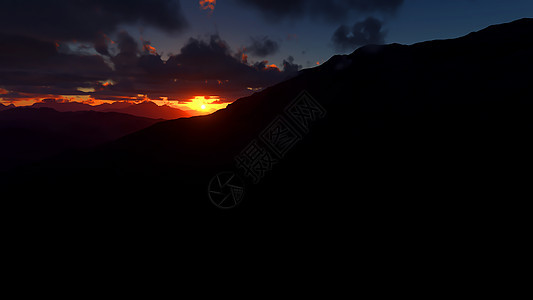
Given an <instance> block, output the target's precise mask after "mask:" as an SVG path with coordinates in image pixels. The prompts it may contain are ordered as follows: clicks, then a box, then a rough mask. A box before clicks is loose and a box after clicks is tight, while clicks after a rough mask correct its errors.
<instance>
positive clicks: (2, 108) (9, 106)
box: [0, 103, 15, 111]
mask: <svg viewBox="0 0 533 300" xmlns="http://www.w3.org/2000/svg"><path fill="white" fill-rule="evenodd" d="M11 108H15V105H13V104H9V105H3V104H2V103H0V111H2V110H7V109H11Z"/></svg>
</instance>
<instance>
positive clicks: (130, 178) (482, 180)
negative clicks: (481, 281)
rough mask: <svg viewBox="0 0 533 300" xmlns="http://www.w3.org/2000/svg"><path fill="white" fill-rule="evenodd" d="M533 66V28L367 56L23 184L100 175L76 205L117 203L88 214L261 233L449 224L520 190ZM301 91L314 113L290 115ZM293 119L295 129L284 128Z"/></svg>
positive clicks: (506, 28)
mask: <svg viewBox="0 0 533 300" xmlns="http://www.w3.org/2000/svg"><path fill="white" fill-rule="evenodd" d="M532 69H533V19H522V20H518V21H515V22H512V23H508V24H501V25H495V26H491V27H488V28H486V29H484V30H481V31H479V32H473V33H471V34H469V35H467V36H464V37H461V38H457V39H452V40H437V41H429V42H423V43H418V44H414V45H409V46H408V45H399V44H391V45H383V46H366V47H362V48H359V49H357V50H356V51H355V52H353V53H352V54H350V55H337V56H334V57H332V58H331V59H330V60H329V61H327V62H326V63H324V64H323V65H321V66H319V67H315V68H312V69H306V70H302V71H300V73H299V75H298V76H296V77H295V78H292V79H290V80H288V81H285V82H282V83H280V84H277V85H275V86H272V87H270V88H267V89H265V90H264V91H261V92H259V93H255V94H254V95H252V96H249V97H245V98H242V99H239V100H238V101H236V102H234V103H233V104H231V105H229V106H228V107H227V108H226V109H224V110H221V111H218V112H216V113H214V114H211V115H209V116H202V117H193V118H188V119H177V120H171V121H165V122H160V123H157V124H154V125H152V126H150V127H148V128H145V129H143V130H140V131H137V132H135V133H132V134H130V135H127V136H125V137H123V138H120V139H118V140H116V141H113V142H111V143H108V144H106V145H103V146H101V147H98V148H97V149H96V150H94V151H93V152H91V154H90V155H88V156H85V157H79V156H72V157H69V158H68V159H65V160H63V161H54V162H53V163H50V162H48V163H42V164H40V165H39V166H37V167H36V168H34V169H32V170H31V171H28V170H22V171H21V175H19V176H26V178H28V177H31V176H37V177H38V178H54V180H56V179H57V178H62V180H64V181H62V182H63V183H64V186H66V187H69V188H72V189H74V190H76V189H77V188H82V187H83V184H80V182H81V183H83V182H86V181H88V180H90V179H91V178H99V179H100V182H101V185H100V186H99V189H98V190H97V191H94V192H92V193H89V194H87V195H84V196H85V197H87V198H84V199H96V198H98V195H100V194H101V193H104V191H105V194H106V195H108V196H109V198H110V199H114V200H112V201H114V202H105V203H104V202H101V201H100V202H92V201H91V202H90V203H91V205H92V207H94V210H93V211H98V207H102V205H104V206H105V207H106V209H110V207H114V208H115V210H120V209H123V208H124V207H127V208H128V211H129V212H130V213H131V214H130V215H136V214H137V213H138V211H139V210H141V207H142V215H143V216H144V217H145V218H152V219H153V220H155V219H157V220H173V219H174V218H179V217H186V215H188V216H191V214H192V213H193V212H197V213H199V214H202V213H205V214H208V213H213V214H214V215H217V216H218V215H220V214H222V215H223V216H237V215H238V216H240V217H242V218H244V219H245V220H246V221H249V222H254V223H257V222H263V223H265V224H270V223H274V222H278V221H279V220H280V218H284V217H287V218H290V219H298V220H300V221H302V220H303V221H302V222H303V223H299V224H305V225H302V226H308V225H309V224H312V223H316V222H318V223H320V222H322V221H323V222H326V221H325V220H327V221H328V222H348V223H350V222H356V223H357V224H359V226H360V227H361V228H366V227H369V228H374V229H375V228H378V227H382V226H388V228H394V226H395V224H398V223H402V224H406V223H408V224H412V225H413V227H410V228H411V229H413V228H418V226H419V225H420V224H422V225H421V226H422V227H424V224H426V225H427V224H433V225H435V224H437V223H438V224H440V225H438V226H454V225H453V224H450V222H454V221H457V220H463V218H467V217H469V216H470V217H471V216H478V215H483V214H484V212H485V211H486V210H487V209H488V208H490V207H494V206H495V205H498V201H506V199H510V198H513V197H515V196H516V195H518V194H519V193H523V192H528V191H527V189H526V187H527V186H528V182H529V181H528V180H529V179H528V177H527V176H525V175H524V174H525V172H529V170H531V167H533V162H532V158H531V153H533V149H532V146H531V143H530V142H529V140H530V136H531V131H532V129H533V119H532V118H531V112H532V111H533V103H532V101H531V99H533V90H532V89H531V87H530V85H531V82H533V73H532V72H531V70H532ZM302 91H306V93H307V94H308V95H310V96H311V97H312V98H314V99H315V100H316V101H317V102H318V103H319V106H315V107H314V109H313V106H312V105H311V106H309V107H307V108H305V107H303V108H302V107H300V108H299V109H300V111H297V110H296V111H293V110H291V109H293V108H294V106H291V103H294V102H293V101H294V99H300V98H298V97H299V95H300V96H301V95H306V94H302ZM307 103H308V104H309V103H313V102H312V101H311V102H307ZM317 107H321V108H323V109H324V111H321V109H317ZM288 112H292V113H293V114H294V115H293V116H296V118H298V117H301V118H303V119H301V120H300V122H298V121H296V122H295V121H294V119H291V120H288V121H287V118H288V117H287V115H288ZM306 118H307V119H306ZM309 119H312V122H311V121H309ZM296 120H297V119H296ZM306 120H307V121H306ZM302 128H303V129H302ZM291 134H292V136H293V137H297V138H298V139H297V142H296V143H294V144H293V145H292V146H291V147H288V149H289V151H287V152H285V153H283V154H282V155H279V156H278V157H277V158H276V155H275V154H272V153H274V152H275V151H274V150H272V149H274V148H275V147H282V148H283V149H287V140H288V143H292V142H291V140H290V139H287V137H291ZM265 139H271V140H274V141H276V143H278V144H274V146H275V147H272V148H269V147H268V146H265V145H264V142H263V141H264V140H265ZM257 141H259V142H258V143H256V142H257ZM254 145H256V146H257V145H259V148H260V149H259V150H258V151H251V150H254V149H253V147H251V146H254ZM276 145H277V146H276ZM271 146H272V145H271ZM245 150H248V152H247V151H245ZM255 150H257V148H256V149H255ZM278 150H279V149H278ZM267 153H269V155H270V156H269V155H267ZM244 155H250V156H254V157H255V159H256V161H255V162H256V165H255V166H254V167H260V168H262V171H261V172H263V173H264V174H263V175H264V176H262V178H261V179H260V180H259V181H256V182H254V180H253V178H251V177H250V176H248V175H250V174H249V172H248V171H246V169H244V168H241V167H239V166H238V163H237V161H238V160H239V159H240V160H241V161H242V158H243V157H244ZM258 157H260V158H261V159H260V160H257V158H258ZM220 172H232V173H233V174H236V175H237V177H240V178H241V180H242V181H243V186H244V189H240V188H239V186H238V185H231V193H232V194H231V195H236V194H238V195H244V200H243V201H242V203H241V204H240V205H239V206H237V207H236V208H235V209H232V210H227V211H224V210H219V209H218V208H216V207H215V206H214V205H213V204H212V203H211V202H210V200H209V199H208V194H209V190H208V187H209V186H211V185H210V184H211V183H213V182H215V184H216V183H217V181H218V182H219V183H218V184H219V188H222V187H224V188H228V186H227V185H226V183H230V182H232V181H231V180H232V178H230V179H228V180H221V179H220V177H215V175H216V174H219V173H220ZM28 174H30V175H31V176H30V175H28ZM64 174H69V176H68V178H66V177H65V176H64ZM117 174H119V175H117ZM73 178H76V180H73ZM41 180H42V179H41ZM47 187H48V183H46V182H44V183H43V184H42V186H41V188H42V189H41V190H40V191H41V192H43V193H45V194H46V192H50V190H49V189H47ZM219 190H221V189H219ZM228 191H229V190H228ZM529 193H530V192H529ZM69 195H71V194H70V192H66V191H65V192H64V193H63V194H58V193H55V194H54V196H55V197H57V199H63V198H64V199H69V197H70V196H69ZM227 195H230V194H229V192H228V194H227ZM231 195H230V196H231ZM147 199H152V200H151V201H148V202H147V201H146V200H147ZM80 201H82V202H83V203H87V202H84V201H89V200H80ZM169 222H170V221H169ZM439 222H440V223H439ZM457 222H459V221H457ZM241 224H242V226H245V225H246V224H250V223H246V222H243V223H241ZM328 224H331V223H328ZM351 225H354V224H351ZM435 226H437V225H435ZM316 229H320V228H319V227H317V228H316ZM428 234H429V233H428Z"/></svg>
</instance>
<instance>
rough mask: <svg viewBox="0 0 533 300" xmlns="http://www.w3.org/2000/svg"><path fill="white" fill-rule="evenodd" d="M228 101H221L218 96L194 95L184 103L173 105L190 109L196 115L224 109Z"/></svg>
mask: <svg viewBox="0 0 533 300" xmlns="http://www.w3.org/2000/svg"><path fill="white" fill-rule="evenodd" d="M228 104H229V103H221V101H220V98H219V97H218V96H194V98H192V99H189V100H188V101H187V102H185V103H180V104H174V105H172V106H173V107H176V108H179V109H181V110H192V111H194V112H195V113H196V115H204V114H210V113H214V112H215V111H217V110H219V109H224V108H226V106H228Z"/></svg>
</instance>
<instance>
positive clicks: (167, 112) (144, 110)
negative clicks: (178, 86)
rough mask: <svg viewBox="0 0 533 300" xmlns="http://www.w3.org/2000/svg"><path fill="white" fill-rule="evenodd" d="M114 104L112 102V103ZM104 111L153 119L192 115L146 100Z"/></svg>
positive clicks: (170, 118) (169, 118)
mask: <svg viewBox="0 0 533 300" xmlns="http://www.w3.org/2000/svg"><path fill="white" fill-rule="evenodd" d="M110 105H112V104H110ZM102 111H114V112H120V113H124V114H130V115H134V116H140V117H145V118H152V119H166V120H172V119H179V118H184V117H190V116H191V115H190V114H189V113H187V112H185V111H183V110H180V109H177V108H173V107H170V106H168V105H162V106H159V105H157V104H155V103H154V102H152V101H145V102H141V103H139V104H134V105H129V106H126V107H123V108H111V109H103V110H102Z"/></svg>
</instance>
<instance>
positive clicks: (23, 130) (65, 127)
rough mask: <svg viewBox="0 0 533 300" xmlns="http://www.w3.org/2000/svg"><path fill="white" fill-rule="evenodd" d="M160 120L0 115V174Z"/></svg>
mask: <svg viewBox="0 0 533 300" xmlns="http://www.w3.org/2000/svg"><path fill="white" fill-rule="evenodd" d="M159 121H160V120H155V119H148V118H141V117H135V116H132V115H127V114H120V113H112V112H110V113H106V112H94V111H80V112H58V111H56V110H54V109H51V108H27V107H19V108H14V109H10V110H4V111H1V112H0V141H1V143H2V147H1V148H0V157H2V158H3V162H2V165H1V166H0V170H5V169H8V168H10V167H13V166H16V165H20V164H24V163H28V162H34V161H38V160H40V159H43V158H46V157H50V156H53V155H59V154H63V153H64V152H66V151H67V150H76V149H84V148H87V147H94V146H96V145H99V144H102V143H105V142H109V141H112V140H115V139H117V138H119V137H122V136H124V135H127V134H129V133H132V132H135V131H137V130H140V129H143V128H145V127H148V126H150V125H152V124H154V123H156V122H159Z"/></svg>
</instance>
